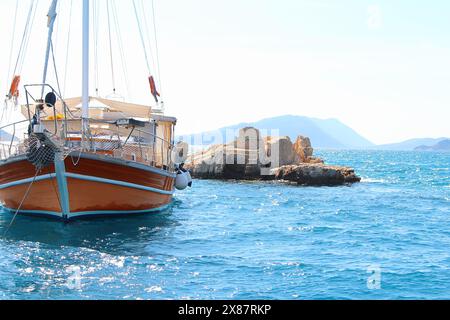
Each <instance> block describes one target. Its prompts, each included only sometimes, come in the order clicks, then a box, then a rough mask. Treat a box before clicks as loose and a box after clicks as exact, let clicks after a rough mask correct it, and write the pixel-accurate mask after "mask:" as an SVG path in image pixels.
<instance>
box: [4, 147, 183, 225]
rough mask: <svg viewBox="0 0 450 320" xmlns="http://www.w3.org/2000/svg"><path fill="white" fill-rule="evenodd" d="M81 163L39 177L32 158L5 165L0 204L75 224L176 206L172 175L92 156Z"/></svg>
mask: <svg viewBox="0 0 450 320" xmlns="http://www.w3.org/2000/svg"><path fill="white" fill-rule="evenodd" d="M74 158H75V157H74ZM77 160H78V157H77V158H76V159H72V158H71V157H68V158H67V159H66V160H65V161H64V164H63V168H64V170H63V174H61V172H60V171H61V170H59V169H57V168H56V166H51V167H48V168H46V169H44V170H42V171H41V172H39V173H38V174H37V175H36V169H35V167H34V166H33V165H31V164H30V163H29V162H28V161H27V160H26V159H16V160H14V161H11V162H6V163H4V164H2V165H0V199H1V201H2V203H3V205H4V207H5V208H7V209H9V210H11V211H16V210H17V209H20V212H21V213H32V214H45V215H51V216H55V217H60V218H64V219H71V218H76V217H81V216H91V215H105V214H129V213H144V212H152V211H157V210H161V209H163V208H165V207H167V206H168V205H169V204H170V203H171V201H172V195H173V186H174V181H175V175H174V174H172V173H169V172H167V171H164V170H160V169H157V168H152V167H148V166H143V165H136V164H132V163H129V162H125V161H117V160H112V159H108V158H106V157H103V156H94V155H89V154H87V155H82V156H81V158H80V159H79V161H77ZM58 170H59V171H58ZM35 175H36V177H35ZM34 177H35V178H34ZM31 183H32V185H31V187H30V184H31ZM27 191H28V193H27Z"/></svg>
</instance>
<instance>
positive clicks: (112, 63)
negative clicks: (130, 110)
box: [106, 1, 116, 93]
mask: <svg viewBox="0 0 450 320" xmlns="http://www.w3.org/2000/svg"><path fill="white" fill-rule="evenodd" d="M106 13H107V15H108V34H109V55H110V58H111V75H112V84H113V92H114V93H116V80H115V77H114V59H113V49H112V38H111V18H110V14H109V1H106Z"/></svg>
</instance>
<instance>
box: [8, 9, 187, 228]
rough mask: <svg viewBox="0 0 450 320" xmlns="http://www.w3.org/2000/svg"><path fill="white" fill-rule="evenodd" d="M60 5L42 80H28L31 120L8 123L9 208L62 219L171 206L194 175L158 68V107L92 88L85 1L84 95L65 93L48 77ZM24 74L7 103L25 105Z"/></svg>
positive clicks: (26, 108)
mask: <svg viewBox="0 0 450 320" xmlns="http://www.w3.org/2000/svg"><path fill="white" fill-rule="evenodd" d="M107 1H110V0H107ZM91 2H92V0H91ZM131 3H132V4H133V5H134V9H135V12H137V11H136V4H135V3H134V1H131V0H130V4H131ZM91 4H92V3H91ZM57 5H58V1H57V0H53V1H52V2H51V5H50V10H49V13H48V21H47V26H48V40H47V46H46V52H45V63H44V72H43V78H42V82H41V83H37V84H36V83H33V84H26V85H24V86H23V89H24V90H23V91H22V95H21V98H22V99H23V100H24V101H25V103H24V104H23V105H20V106H19V107H18V108H20V112H21V114H22V115H23V117H24V118H25V119H24V120H23V119H22V120H21V121H16V122H14V123H8V124H7V125H6V126H3V127H2V128H0V129H1V132H8V133H9V132H11V133H10V134H9V136H8V139H7V140H6V141H5V139H4V138H2V143H1V145H0V200H1V203H2V205H3V207H4V209H5V210H8V211H11V212H12V213H15V214H31V215H45V216H51V217H56V218H59V219H62V220H70V219H74V218H79V217H86V216H98V215H117V214H120V215H125V214H127V215H128V214H139V213H150V212H155V211H161V210H164V209H165V208H167V207H168V206H169V205H170V204H171V201H172V197H173V194H174V190H175V187H177V188H178V189H184V188H186V187H187V185H188V184H189V181H188V180H189V179H190V178H189V177H187V176H186V174H187V173H185V172H183V171H184V170H180V163H175V162H176V159H174V157H173V154H174V152H175V147H174V128H175V125H176V122H177V120H176V118H174V117H170V116H166V115H165V114H164V111H163V108H162V107H161V103H160V101H159V93H158V91H157V88H156V87H157V86H156V83H155V79H154V77H153V76H152V75H149V77H148V81H149V87H150V91H151V94H152V95H153V97H154V98H155V103H156V107H153V108H152V107H151V106H149V105H139V104H134V103H129V102H125V101H123V100H120V99H113V98H104V97H100V96H98V94H94V95H91V94H90V92H89V88H90V86H89V80H90V79H89V72H90V61H89V60H90V9H91V8H92V6H90V1H89V0H83V2H82V19H81V20H82V25H83V27H82V50H81V52H82V70H81V71H82V92H81V93H80V96H79V97H74V98H65V97H63V96H62V93H61V91H60V90H59V88H58V87H59V84H51V83H47V73H48V69H49V65H51V63H52V61H53V62H54V60H55V59H54V51H53V41H52V36H53V29H54V25H55V20H56V18H57V10H56V9H57ZM108 14H109V13H108ZM108 17H109V16H108ZM136 17H137V15H136ZM139 27H140V26H139ZM140 28H141V27H140ZM140 33H141V40H142V41H143V42H144V40H143V37H142V30H141V29H140ZM143 48H144V50H145V45H144V46H143ZM54 67H55V70H56V65H55V66H54ZM20 80H21V79H20V76H19V75H14V76H13V79H12V83H11V87H10V90H9V93H8V96H7V101H6V102H5V103H6V104H8V103H9V104H11V103H12V104H14V103H15V104H18V101H19V85H20ZM145 81H147V79H145ZM24 126H25V130H24V131H25V132H23V133H20V134H19V133H17V131H19V130H17V129H18V128H19V127H24ZM181 167H182V166H181Z"/></svg>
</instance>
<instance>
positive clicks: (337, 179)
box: [273, 164, 361, 186]
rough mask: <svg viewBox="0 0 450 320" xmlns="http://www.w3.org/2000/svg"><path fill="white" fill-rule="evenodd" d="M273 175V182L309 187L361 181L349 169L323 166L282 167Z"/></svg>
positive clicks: (275, 170)
mask: <svg viewBox="0 0 450 320" xmlns="http://www.w3.org/2000/svg"><path fill="white" fill-rule="evenodd" d="M273 175H274V179H275V180H282V181H289V182H294V183H297V184H299V185H310V186H327V185H328V186H334V185H343V184H349V183H355V182H360V181H361V178H360V177H358V176H357V175H356V174H355V171H354V170H353V169H351V168H347V167H338V166H327V165H324V164H300V165H293V166H284V167H281V168H277V169H274V170H273Z"/></svg>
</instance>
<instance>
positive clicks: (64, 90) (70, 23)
mask: <svg viewBox="0 0 450 320" xmlns="http://www.w3.org/2000/svg"><path fill="white" fill-rule="evenodd" d="M72 8H73V0H70V11H69V30H68V34H67V48H66V65H65V67H64V88H63V94H64V96H65V95H66V87H67V68H68V65H69V51H70V50H69V48H70V35H71V32H72Z"/></svg>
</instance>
